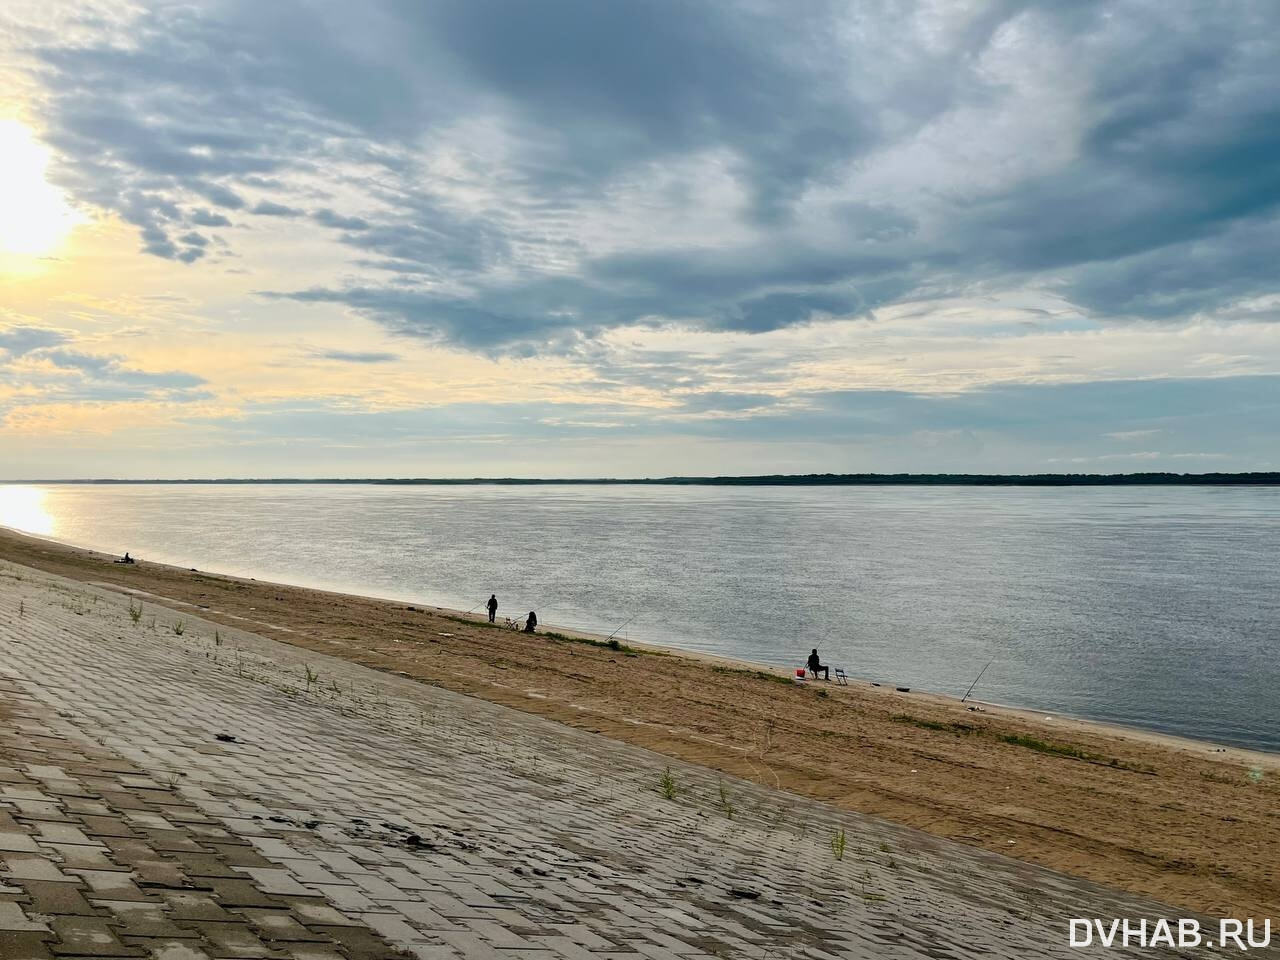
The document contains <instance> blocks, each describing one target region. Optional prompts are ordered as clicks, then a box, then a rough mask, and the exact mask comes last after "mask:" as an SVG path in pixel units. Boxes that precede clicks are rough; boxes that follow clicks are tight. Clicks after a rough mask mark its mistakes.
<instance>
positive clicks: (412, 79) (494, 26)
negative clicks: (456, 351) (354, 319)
mask: <svg viewBox="0 0 1280 960" xmlns="http://www.w3.org/2000/svg"><path fill="white" fill-rule="evenodd" d="M1278 31H1280V7H1277V6H1275V5H1274V4H1272V3H1270V2H1266V0H1257V2H1241V3H1236V4H1230V5H1219V6H1206V5H1203V4H1199V3H1192V2H1190V0H1184V2H1163V0H1162V2H1158V3H1157V2H1155V0H1122V2H1117V3H1112V4H1092V3H1080V4H1066V5H1063V4H1048V3H1045V4H1038V3H1032V2H1012V0H1010V2H992V3H989V4H987V5H986V6H984V7H982V8H981V9H980V10H978V11H976V12H965V11H962V10H960V9H959V8H955V7H949V6H948V5H943V6H942V7H941V8H937V9H933V10H932V12H931V11H930V9H928V8H915V7H911V6H908V5H904V4H897V3H884V4H874V3H873V4H862V5H858V6H857V7H856V8H850V7H847V6H846V5H835V4H831V5H828V4H825V3H811V4H801V5H778V6H772V7H769V6H760V5H755V4H746V3H744V4H738V5H733V4H727V3H726V4H694V3H684V2H678V0H644V2H640V0H614V2H610V3H600V2H597V0H550V2H546V3H539V4H524V3H506V2H501V3H500V2H496V0H440V2H436V3H431V4H421V3H416V2H410V0H380V2H374V3H370V4H363V5H347V4H336V3H320V2H303V0H279V2H274V3H267V4H264V3H260V2H247V0H246V2H224V3H214V4H206V5H196V6H170V5H163V6H159V7H157V8H155V9H153V10H151V11H148V12H145V13H142V14H140V15H139V17H138V19H137V21H136V22H135V23H133V24H131V30H130V42H128V43H124V42H117V41H110V40H107V39H103V40H102V41H100V42H96V43H95V42H91V41H87V40H82V39H78V40H77V42H76V43H75V44H67V45H63V46H50V47H46V48H45V49H43V50H42V51H40V62H41V65H42V66H41V80H42V82H43V84H44V90H45V91H46V96H47V103H46V105H45V107H46V110H45V114H46V117H47V128H48V133H47V136H48V138H49V140H50V142H51V143H52V144H53V146H54V147H56V148H57V150H58V151H59V153H60V154H61V156H62V157H63V158H64V159H63V162H62V164H61V165H60V167H59V169H58V175H59V180H60V183H61V184H62V185H64V186H66V187H67V188H68V189H70V190H71V191H72V192H73V193H74V194H75V195H76V196H77V197H78V198H79V199H81V200H83V201H86V202H89V203H92V204H97V205H99V206H102V207H106V208H110V209H114V210H116V211H117V212H118V213H119V214H120V215H121V216H122V217H124V219H126V220H127V221H128V222H130V223H132V224H134V225H135V226H136V227H137V228H138V231H139V235H140V237H141V240H142V244H143V248H144V250H146V251H147V252H148V253H151V254H153V255H156V256H159V257H165V258H169V259H176V260H181V261H186V262H194V261H197V260H199V259H200V258H201V257H202V256H203V255H204V254H205V251H206V249H207V246H208V244H207V234H208V231H216V230H217V229H219V228H223V227H226V226H228V223H229V221H228V219H227V217H226V216H225V215H224V214H223V213H221V212H217V211H218V210H236V211H242V212H243V216H245V217H250V218H252V217H277V218H280V217H285V218H296V219H297V220H298V221H299V223H298V229H302V228H303V223H304V221H303V219H302V218H303V216H304V211H305V210H310V211H311V212H310V213H309V214H305V216H306V217H307V220H306V221H305V222H308V223H313V224H317V225H319V226H321V227H324V228H328V229H331V230H334V231H338V235H337V237H336V239H337V240H339V241H340V242H341V243H342V244H344V245H346V246H347V247H348V248H350V250H351V251H352V262H351V265H352V267H353V268H357V269H359V270H360V271H362V272H361V273H360V274H358V275H353V276H352V278H351V279H350V280H349V281H343V282H336V283H334V284H333V285H330V286H326V287H323V288H311V289H304V290H296V291H291V290H288V289H277V290H276V291H274V292H273V293H272V296H275V297H277V298H280V297H289V298H292V299H294V300H297V301H300V302H328V303H337V304H342V305H345V306H347V307H349V308H351V309H353V310H355V311H358V312H360V313H363V314H366V315H368V316H371V317H373V318H375V319H377V320H378V321H380V322H382V323H384V324H385V325H387V326H388V327H390V328H391V329H392V330H394V331H396V332H399V333H402V334H407V335H414V336H422V337H426V338H429V339H435V340H443V341H449V342H454V343H459V344H462V345H465V346H470V347H475V348H485V349H490V350H494V351H504V350H515V351H517V352H529V351H531V350H537V349H551V348H563V347H565V346H566V345H573V344H578V343H580V342H581V340H582V338H583V337H589V336H590V335H591V334H592V333H593V332H596V331H599V330H601V329H604V328H608V327H614V326H619V325H625V324H629V323H634V322H637V321H646V320H678V321H681V322H686V323H691V324H695V325H702V326H705V327H709V328H715V329H729V330H743V331H753V332H754V331H766V330H772V329H776V328H779V327H784V326H787V325H791V324H796V323H802V322H806V321H810V320H813V319H815V318H821V317H823V316H826V315H848V314H860V313H866V312H867V311H870V310H873V309H874V308H876V307H877V306H879V305H882V304H886V303H892V302H895V301H902V300H906V299H910V298H912V297H924V296H934V295H939V294H951V293H957V292H962V291H964V290H965V289H966V288H968V287H970V286H977V287H981V288H983V289H986V290H991V289H1000V288H1002V287H1003V288H1013V287H1018V286H1020V285H1024V284H1027V283H1034V284H1042V283H1044V282H1052V283H1053V284H1054V285H1055V288H1056V289H1058V290H1059V291H1060V292H1062V293H1064V294H1065V295H1066V296H1068V297H1069V298H1070V299H1072V300H1073V301H1074V302H1075V303H1077V304H1078V305H1080V306H1082V307H1085V308H1088V309H1090V310H1093V311H1095V312H1097V313H1098V314H1099V315H1100V316H1102V317H1103V318H1104V319H1105V318H1107V317H1111V316H1116V317H1123V318H1129V317H1139V318H1153V319H1163V318H1180V317H1185V316H1187V315H1189V314H1191V313H1195V312H1198V311H1204V310H1214V309H1217V308H1221V307H1224V306H1227V305H1229V304H1231V303H1232V302H1234V301H1236V300H1239V299H1242V298H1247V297H1250V296H1256V295H1259V294H1265V293H1270V292H1274V290H1275V288H1276V280H1275V277H1274V269H1273V264H1274V262H1275V259H1276V256H1277V254H1278V253H1280V227H1278V226H1277V209H1278V208H1280V164H1277V163H1276V162H1275V158H1276V156H1277V155H1280V101H1277V98H1276V96H1275V90H1276V87H1277V83H1278V82H1280V66H1277V60H1276V58H1275V56H1274V42H1273V41H1272V40H1271V38H1273V37H1274V36H1275V35H1276V34H1277V32H1278ZM1044 49H1051V50H1052V51H1054V52H1055V53H1056V55H1057V59H1056V60H1053V61H1052V62H1055V63H1061V64H1062V66H1061V67H1060V70H1061V74H1060V76H1054V77H1049V78H1048V81H1047V82H1044V83H1043V85H1042V86H1043V92H1042V94H1041V96H1043V97H1044V98H1045V102H1044V109H1045V110H1049V109H1050V108H1051V107H1054V106H1061V107H1062V109H1061V110H1060V116H1061V118H1062V119H1061V121H1060V124H1061V129H1060V130H1058V131H1055V132H1057V133H1060V134H1061V135H1062V139H1063V141H1064V142H1065V143H1067V144H1069V149H1067V150H1066V152H1065V153H1064V155H1062V156H1061V157H1057V158H1056V159H1053V158H1051V157H1050V154H1049V152H1048V151H1047V150H1043V151H1042V146H1041V143H1040V141H1039V139H1038V135H1032V134H1029V133H1026V132H1025V131H1026V130H1028V129H1029V128H1030V125H1031V123H1032V121H1033V120H1035V119H1036V115H1037V114H1038V113H1039V112H1040V104H1039V103H1037V102H1034V101H1033V102H1031V103H1030V104H1029V105H1028V104H1027V103H1022V102H1021V101H1019V100H1018V97H1019V96H1020V95H1021V94H1022V93H1023V92H1024V91H1025V89H1030V87H1029V85H1030V84H1031V83H1032V79H1034V78H1035V77H1038V76H1040V75H1039V74H1037V73H1036V71H1037V70H1043V69H1044V68H1043V66H1042V63H1043V62H1050V61H1048V60H1046V59H1045V57H1044V56H1043V55H1042V54H1043V50H1044ZM1001 58H1004V59H1003V60H1001ZM1011 59H1012V60H1016V61H1017V66H1018V69H1009V70H1007V71H1006V72H1005V73H1000V72H999V71H998V70H996V69H995V68H994V67H992V66H991V64H990V63H989V62H988V61H991V62H995V63H1000V62H1007V61H1009V60H1011ZM1041 79H1042V80H1043V77H1041ZM1037 89H1039V88H1037ZM1054 98H1061V100H1062V104H1059V103H1058V102H1057V100H1055V99H1054ZM1051 101H1052V102H1051ZM1068 101H1069V102H1068ZM1063 104H1065V105H1063ZM1001 108H1005V109H1007V110H1008V111H1009V112H1010V116H1012V117H1013V120H1012V122H1010V123H1007V124H1005V125H1004V126H997V127H994V128H992V129H996V130H997V131H1000V132H1001V135H1003V136H1006V137H1008V138H1009V140H1008V142H1007V143H1002V142H998V139H999V138H998V137H997V136H993V135H992V134H990V133H989V132H988V130H987V128H979V127H975V126H973V121H971V120H965V119H964V118H970V117H972V116H974V115H976V114H980V113H981V112H982V111H983V110H990V111H993V112H994V113H999V111H1000V109H1001ZM1019 110H1021V111H1022V112H1021V113H1019V112H1018V111H1019ZM1054 115H1055V116H1057V115H1058V114H1054ZM948 118H952V119H953V120H954V122H952V123H950V124H947V123H945V122H944V121H946V120H947V119H948ZM955 118H961V119H955ZM934 124H937V126H931V125H934ZM940 130H941V131H945V133H939V132H938V131H940ZM495 131H496V132H495ZM490 136H492V137H494V139H493V140H492V141H491V140H489V139H487V137H490ZM1023 136H1025V138H1026V139H1019V138H1020V137H1023ZM938 138H942V142H941V145H940V147H938V145H937V143H936V141H937V140H938ZM974 140H979V141H983V143H982V145H983V146H989V147H990V149H991V150H992V151H994V152H993V158H994V159H993V160H991V163H992V164H994V165H997V166H999V169H1000V170H1003V169H1005V167H1007V168H1008V169H1009V171H1011V172H1009V173H1008V174H1007V175H1001V176H992V177H987V178H986V179H983V178H982V177H974V178H970V180H972V182H970V180H966V179H965V178H964V177H963V176H962V174H963V173H964V172H965V171H960V172H959V173H956V171H951V172H950V174H949V175H950V176H952V177H953V179H952V180H948V179H947V177H946V176H943V175H942V174H941V173H939V172H938V165H937V164H936V163H931V162H924V161H921V162H920V163H918V164H916V163H913V158H914V157H916V156H917V155H920V156H923V155H924V154H923V153H922V151H926V150H927V149H932V148H933V147H937V149H936V151H935V154H936V155H937V156H941V157H943V158H944V159H945V158H946V157H947V156H948V155H949V154H951V153H955V152H957V151H964V150H967V149H969V148H970V147H971V146H972V145H973V144H972V141H974ZM987 140H991V141H992V142H991V143H990V144H988V143H987V142H986V141H987ZM495 144H497V145H496V146H495ZM930 144H932V145H933V147H930ZM432 150H446V152H451V155H453V156H461V157H463V158H465V162H466V163H469V164H471V167H470V168H469V176H471V177H472V180H471V181H469V186H471V187H474V186H475V185H476V182H477V181H478V182H479V183H480V185H481V186H483V187H484V188H485V189H486V190H487V196H486V198H485V199H484V201H483V202H479V201H477V202H469V203H459V202H457V198H456V196H455V194H454V187H455V186H456V184H455V179H456V177H457V176H459V174H457V172H456V171H453V170H451V169H445V170H444V172H440V171H439V170H435V169H433V168H429V167H428V168H424V166H423V164H422V158H423V155H424V152H427V153H429V152H430V151H432ZM1042 152H1043V153H1044V154H1045V158H1041V153H1042ZM888 156H893V157H895V158H897V159H896V160H895V161H893V162H890V161H886V160H884V158H885V157H888ZM931 156H933V155H931ZM708 157H713V158H715V159H714V164H713V165H714V166H715V167H716V169H717V170H719V171H720V172H721V174H722V175H723V176H724V177H727V178H728V179H729V180H731V181H732V182H733V184H734V185H735V186H736V188H737V191H738V195H740V196H741V198H742V200H741V203H740V204H739V205H737V206H734V207H733V209H732V210H724V209H721V210H719V211H718V212H719V213H721V214H724V215H726V216H729V221H728V223H727V225H721V227H720V228H719V229H718V230H717V231H713V232H712V234H711V236H710V237H709V238H708V237H707V236H703V235H701V234H700V232H699V231H698V229H697V227H698V226H699V224H698V223H696V222H691V223H690V224H689V226H690V228H691V229H690V231H689V232H690V233H691V234H692V235H694V239H685V238H684V237H683V236H682V235H681V233H682V231H680V230H678V229H677V230H671V229H666V230H663V231H660V232H656V233H651V234H649V235H645V234H644V233H643V231H639V232H638V233H634V234H632V233H627V231H626V230H625V229H620V230H619V231H618V232H619V234H620V236H622V237H623V238H624V239H623V240H621V241H619V242H618V243H616V244H606V245H605V246H604V248H603V249H597V248H595V247H593V245H592V241H591V240H589V239H588V238H587V237H586V236H585V235H583V233H582V232H581V231H579V230H578V229H577V228H576V225H577V224H578V223H579V219H577V218H591V217H594V218H596V220H597V221H598V220H599V219H600V218H605V219H606V221H607V218H608V216H609V215H610V214H609V211H610V210H611V209H612V208H611V207H610V204H612V203H615V202H620V201H619V200H618V198H619V197H620V196H625V195H627V191H628V190H635V189H643V190H649V191H651V192H650V193H649V194H647V195H645V196H643V197H641V198H640V200H639V201H637V202H634V203H633V204H632V206H630V207H628V208H626V210H628V211H638V212H628V213H624V214H622V216H623V217H627V218H630V217H635V216H643V214H644V211H645V210H646V209H648V208H650V207H651V208H653V209H663V210H668V211H670V210H676V211H680V210H687V211H688V216H690V217H697V216H698V211H699V206H698V204H699V202H700V201H701V200H702V197H703V192H704V190H705V189H706V184H705V183H704V182H703V181H701V180H700V179H699V174H697V173H696V171H697V170H700V169H705V168H706V164H707V163H711V162H712V161H709V160H708V159H707V158H708ZM1031 161H1036V162H1031ZM699 164H702V166H699ZM878 164H881V166H880V167H878V166H877V165H878ZM885 164H888V166H889V167H890V168H891V169H889V170H887V171H886V170H885V169H883V165H885ZM691 171H694V172H691ZM865 171H873V172H874V171H878V172H879V174H880V176H881V179H880V180H879V181H877V182H880V183H884V182H886V181H893V180H894V177H897V180H896V181H894V182H896V183H897V187H898V188H897V189H896V190H893V191H887V190H862V189H860V188H859V186H858V184H859V174H860V173H862V172H865ZM662 172H665V173H666V174H667V176H668V180H667V181H662V180H661V177H657V178H656V179H655V177H656V174H657V173H662ZM974 172H975V173H979V174H985V173H987V172H988V171H987V170H985V169H983V170H978V171H974ZM299 174H306V176H307V177H308V182H309V185H308V186H307V187H306V188H305V189H304V188H303V187H302V186H301V185H300V179H299V176H298V175H299ZM316 178H319V179H321V180H325V179H326V178H327V179H328V181H329V186H330V187H332V188H333V189H332V190H331V191H330V193H331V194H332V195H333V196H337V195H338V190H339V189H342V190H344V191H345V192H346V193H347V194H349V195H351V196H355V197H362V198H363V202H364V203H365V207H364V208H359V209H355V210H351V206H350V205H348V204H347V203H344V204H343V206H344V208H345V209H347V210H349V211H351V212H345V213H342V214H339V213H336V212H335V211H333V210H332V209H330V208H329V207H324V208H321V209H313V207H314V206H315V204H316V202H317V199H316V198H317V197H321V196H324V191H320V192H316V191H317V188H316V187H315V179H316ZM637 184H640V185H642V186H641V187H637V186H636V185H637ZM645 184H649V185H650V186H643V185H645ZM262 190H270V191H271V193H272V196H273V197H274V198H275V199H271V200H259V199H258V198H257V197H256V196H255V193H254V192H255V191H262ZM815 198H819V199H815ZM318 202H333V203H336V202H337V201H336V200H320V201H318ZM210 207H212V208H214V209H213V210H211V209H210ZM607 225H608V224H607V223H606V227H607ZM617 225H618V227H619V228H626V227H630V226H631V223H630V222H627V221H620V222H619V223H618V224H617ZM194 227H201V228H203V231H204V232H201V233H194V232H193V228H194ZM631 236H641V237H643V238H644V239H643V242H639V241H638V240H630V241H628V240H626V239H625V238H626V237H631ZM197 237H198V238H200V239H204V240H206V242H204V243H202V242H200V241H199V240H197V239H195V238H197ZM717 238H718V239H717ZM281 286H284V284H281Z"/></svg>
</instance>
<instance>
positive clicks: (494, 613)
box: [489, 593, 498, 623]
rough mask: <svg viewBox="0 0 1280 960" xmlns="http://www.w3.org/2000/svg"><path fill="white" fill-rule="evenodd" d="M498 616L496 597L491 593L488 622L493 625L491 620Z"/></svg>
mask: <svg viewBox="0 0 1280 960" xmlns="http://www.w3.org/2000/svg"><path fill="white" fill-rule="evenodd" d="M497 615H498V595H497V594H496V593H491V594H490V595H489V622H490V623H493V618H494V617H496V616H497Z"/></svg>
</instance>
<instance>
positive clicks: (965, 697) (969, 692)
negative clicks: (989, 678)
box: [960, 657, 996, 703]
mask: <svg viewBox="0 0 1280 960" xmlns="http://www.w3.org/2000/svg"><path fill="white" fill-rule="evenodd" d="M995 662H996V658H995V657H992V658H991V659H990V660H988V661H987V666H986V667H983V668H982V669H981V670H980V671H979V672H978V675H977V676H976V677H974V678H973V683H971V684H969V689H968V690H966V691H965V692H964V696H963V697H961V698H960V702H961V703H964V702H965V701H966V700H968V699H969V694H971V693H973V688H974V687H976V686H977V685H978V681H979V680H981V679H982V675H983V674H984V673H986V672H987V667H989V666H991V664H993V663H995Z"/></svg>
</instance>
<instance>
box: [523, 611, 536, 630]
mask: <svg viewBox="0 0 1280 960" xmlns="http://www.w3.org/2000/svg"><path fill="white" fill-rule="evenodd" d="M537 626H538V615H537V614H536V613H534V612H533V611H532V610H530V611H529V616H528V619H526V620H525V622H524V632H525V633H533V631H534V630H535V628H537Z"/></svg>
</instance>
